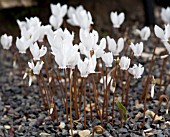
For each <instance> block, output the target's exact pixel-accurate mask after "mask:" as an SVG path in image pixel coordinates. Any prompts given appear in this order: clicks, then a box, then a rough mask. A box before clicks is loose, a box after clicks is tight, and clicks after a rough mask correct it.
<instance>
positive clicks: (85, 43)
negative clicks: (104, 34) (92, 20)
mask: <svg viewBox="0 0 170 137" xmlns="http://www.w3.org/2000/svg"><path fill="white" fill-rule="evenodd" d="M79 35H80V41H81V42H80V44H79V48H80V52H81V54H84V55H86V56H87V57H90V56H91V55H90V51H91V50H93V51H95V50H97V47H98V45H97V42H98V39H99V35H98V32H97V31H95V30H93V31H92V32H88V31H87V30H83V29H80V33H79Z"/></svg>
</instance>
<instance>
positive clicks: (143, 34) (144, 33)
mask: <svg viewBox="0 0 170 137" xmlns="http://www.w3.org/2000/svg"><path fill="white" fill-rule="evenodd" d="M136 32H137V33H138V34H139V35H140V37H141V39H142V40H148V38H149V36H150V34H151V31H150V28H149V27H144V28H142V29H141V30H138V29H137V30H136Z"/></svg>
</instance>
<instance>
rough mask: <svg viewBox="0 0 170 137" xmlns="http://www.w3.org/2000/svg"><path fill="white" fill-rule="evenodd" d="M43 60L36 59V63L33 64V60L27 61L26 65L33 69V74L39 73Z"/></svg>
mask: <svg viewBox="0 0 170 137" xmlns="http://www.w3.org/2000/svg"><path fill="white" fill-rule="evenodd" d="M43 64H44V62H43V61H38V62H36V65H34V62H33V61H32V62H28V66H29V67H30V69H31V70H32V71H33V74H35V75H39V74H40V71H41V69H42V67H43Z"/></svg>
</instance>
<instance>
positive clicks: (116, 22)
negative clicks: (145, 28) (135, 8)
mask: <svg viewBox="0 0 170 137" xmlns="http://www.w3.org/2000/svg"><path fill="white" fill-rule="evenodd" d="M110 19H111V21H112V23H113V27H114V28H120V25H121V24H122V23H123V22H124V20H125V14H124V13H123V12H121V13H120V14H119V15H118V14H117V12H111V13H110Z"/></svg>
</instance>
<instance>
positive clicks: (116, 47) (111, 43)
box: [107, 36, 124, 56]
mask: <svg viewBox="0 0 170 137" xmlns="http://www.w3.org/2000/svg"><path fill="white" fill-rule="evenodd" d="M107 42H108V49H109V50H110V51H111V52H112V53H113V55H114V56H118V55H119V53H120V52H121V51H122V50H123V48H124V40H123V38H119V39H118V42H117V44H116V42H115V40H114V39H113V38H110V37H109V36H107Z"/></svg>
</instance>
